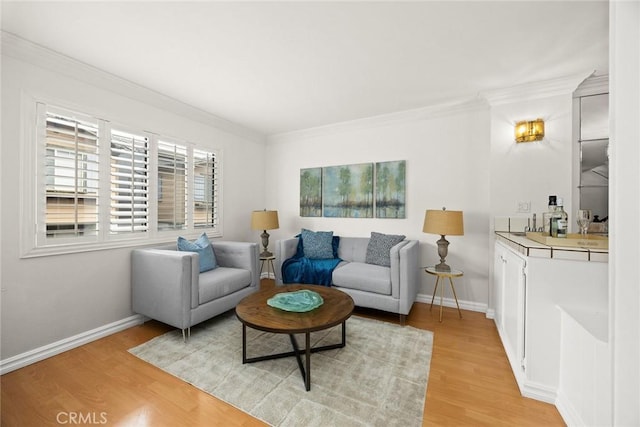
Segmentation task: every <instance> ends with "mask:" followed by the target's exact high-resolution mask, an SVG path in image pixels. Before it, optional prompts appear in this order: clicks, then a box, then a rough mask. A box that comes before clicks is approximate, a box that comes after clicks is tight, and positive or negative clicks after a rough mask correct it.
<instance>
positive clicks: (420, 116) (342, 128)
mask: <svg viewBox="0 0 640 427" xmlns="http://www.w3.org/2000/svg"><path fill="white" fill-rule="evenodd" d="M486 109H488V105H487V102H486V101H485V100H484V99H481V98H477V97H474V98H464V99H456V100H452V101H449V102H446V103H441V104H437V105H431V106H428V107H421V108H415V109H411V110H404V111H398V112H395V113H388V114H381V115H377V116H372V117H365V118H362V119H355V120H349V121H344V122H339V123H334V124H330V125H325V126H318V127H313V128H309V129H301V130H295V131H291V132H284V133H279V134H273V135H269V136H267V141H268V142H287V141H296V140H300V139H307V138H315V137H320V136H327V135H333V134H336V133H342V132H351V131H357V130H361V129H370V128H373V127H381V126H392V125H397V124H402V123H409V122H414V121H419V120H427V119H434V118H438V117H445V116H452V115H457V114H464V113H468V112H473V111H478V110H486Z"/></svg>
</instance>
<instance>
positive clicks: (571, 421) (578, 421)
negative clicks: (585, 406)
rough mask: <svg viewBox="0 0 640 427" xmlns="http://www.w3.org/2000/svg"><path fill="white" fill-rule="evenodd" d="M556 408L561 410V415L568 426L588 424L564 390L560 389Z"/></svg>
mask: <svg viewBox="0 0 640 427" xmlns="http://www.w3.org/2000/svg"><path fill="white" fill-rule="evenodd" d="M556 408H558V412H560V416H561V417H562V420H563V421H564V422H565V424H566V425H568V426H584V425H586V424H585V423H584V421H582V418H581V417H580V414H579V413H578V411H577V410H576V408H575V407H574V406H573V405H572V404H571V401H570V400H569V399H568V398H567V396H565V394H564V393H562V391H558V396H557V397H556Z"/></svg>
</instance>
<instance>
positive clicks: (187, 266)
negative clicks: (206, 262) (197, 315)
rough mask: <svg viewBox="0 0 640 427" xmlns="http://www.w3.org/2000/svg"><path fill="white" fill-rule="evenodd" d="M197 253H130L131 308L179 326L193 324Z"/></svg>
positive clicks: (149, 250) (144, 251)
mask: <svg viewBox="0 0 640 427" xmlns="http://www.w3.org/2000/svg"><path fill="white" fill-rule="evenodd" d="M197 266H198V254H196V253H193V252H179V251H170V250H159V249H134V250H133V251H132V252H131V289H132V308H133V311H134V312H135V313H139V314H142V315H144V316H147V317H150V318H152V319H156V320H159V321H161V322H163V323H167V324H169V325H171V326H174V327H176V328H180V329H185V328H188V327H190V326H191V325H190V321H191V299H192V298H191V296H192V278H193V276H194V268H195V274H196V275H197V274H198V269H197Z"/></svg>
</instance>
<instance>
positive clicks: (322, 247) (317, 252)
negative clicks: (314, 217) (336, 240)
mask: <svg viewBox="0 0 640 427" xmlns="http://www.w3.org/2000/svg"><path fill="white" fill-rule="evenodd" d="M301 237H302V249H303V252H304V256H305V258H309V259H329V258H333V257H334V256H333V231H311V230H307V229H306V228H303V229H302V233H301Z"/></svg>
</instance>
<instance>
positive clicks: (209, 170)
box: [193, 150, 218, 228]
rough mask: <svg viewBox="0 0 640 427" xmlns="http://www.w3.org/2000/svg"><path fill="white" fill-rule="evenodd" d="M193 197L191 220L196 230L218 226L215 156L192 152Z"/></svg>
mask: <svg viewBox="0 0 640 427" xmlns="http://www.w3.org/2000/svg"><path fill="white" fill-rule="evenodd" d="M193 164H194V166H193V173H194V178H193V180H194V194H196V195H197V196H196V197H194V201H193V212H194V214H193V216H194V218H193V220H194V226H195V227H197V228H204V227H216V226H217V225H218V209H217V206H218V176H217V173H218V164H217V161H216V156H215V154H213V153H209V152H206V151H200V150H193Z"/></svg>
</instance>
